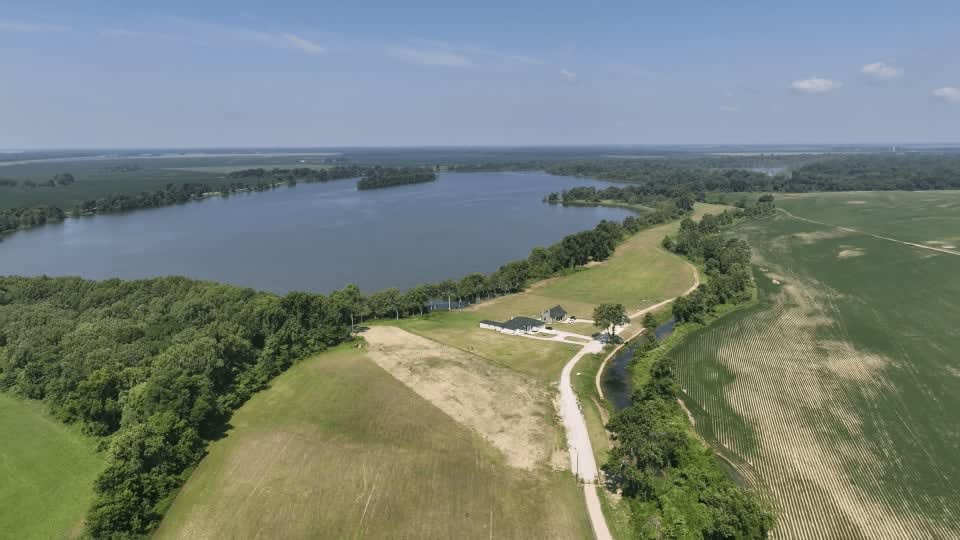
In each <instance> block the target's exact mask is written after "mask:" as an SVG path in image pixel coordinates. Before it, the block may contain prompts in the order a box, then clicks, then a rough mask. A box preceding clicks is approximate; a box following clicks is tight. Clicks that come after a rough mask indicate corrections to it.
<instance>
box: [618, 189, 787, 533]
mask: <svg viewBox="0 0 960 540" xmlns="http://www.w3.org/2000/svg"><path fill="white" fill-rule="evenodd" d="M773 211H774V210H773V200H772V198H770V197H769V196H765V197H764V198H763V200H762V201H758V203H757V204H755V205H753V206H751V207H750V208H749V209H747V210H728V211H725V212H723V213H722V214H719V215H707V216H704V218H703V219H702V220H701V221H700V223H699V224H698V223H695V222H693V221H692V220H690V219H685V220H683V222H682V224H681V229H680V233H679V235H678V238H677V239H676V240H673V239H671V238H670V237H669V236H668V237H666V238H664V242H663V243H664V245H665V246H666V247H667V248H668V249H671V250H673V251H674V252H677V253H680V254H683V255H685V256H687V257H688V258H690V259H691V260H693V261H695V262H697V263H698V264H703V265H704V268H705V270H706V274H707V278H708V279H707V280H706V283H704V284H701V285H700V287H698V288H697V289H696V290H695V291H694V292H692V293H690V294H689V295H687V296H685V297H682V298H679V299H677V301H676V302H675V303H674V306H673V314H674V316H675V317H676V319H677V321H678V324H681V325H682V324H684V323H686V322H699V323H703V322H705V317H706V315H707V314H708V313H710V312H711V311H712V310H713V309H714V308H715V307H716V306H718V305H720V304H737V303H742V302H744V301H746V300H748V299H749V298H750V296H751V292H750V291H751V287H752V282H751V278H750V273H749V270H748V268H749V263H750V246H749V245H748V244H747V243H746V242H744V241H743V240H739V239H733V238H726V237H724V236H723V235H722V234H721V231H720V229H721V227H724V226H727V225H730V224H732V223H733V222H735V221H736V220H739V219H743V218H748V217H761V216H766V215H769V214H771V213H772V212H773ZM663 352H664V351H663V350H662V349H661V350H658V343H657V341H656V339H651V340H649V341H647V342H646V343H645V344H644V346H642V347H638V348H637V349H636V352H635V357H634V360H633V365H634V368H633V369H641V368H638V367H637V366H638V365H642V366H645V368H646V369H649V377H648V378H647V380H646V383H645V384H644V385H643V386H642V387H640V388H638V389H636V391H635V392H634V395H633V399H632V403H631V405H630V406H628V407H626V408H624V409H623V410H621V411H619V412H617V413H616V414H615V415H614V416H613V417H612V418H611V419H610V422H609V423H608V425H607V429H608V430H609V431H610V433H611V436H612V438H613V440H614V441H615V443H616V444H615V446H614V448H613V450H611V452H610V457H609V459H608V461H607V463H606V464H605V465H604V472H605V473H606V478H607V481H608V483H609V484H610V487H612V488H613V489H618V490H621V492H622V493H623V495H624V497H625V498H626V499H627V500H629V501H630V505H631V513H632V517H633V522H632V526H633V528H634V530H635V532H636V535H637V536H638V537H643V538H648V537H649V538H652V537H663V538H715V539H735V538H766V536H767V533H768V531H769V530H770V528H771V527H772V526H773V515H772V514H771V513H770V512H769V511H768V510H767V509H766V508H765V507H764V505H763V504H762V503H761V502H760V500H759V499H758V498H757V496H756V495H755V494H754V493H752V492H750V491H747V490H745V489H742V488H740V487H738V486H737V485H736V484H735V483H734V482H733V481H732V480H731V479H730V478H729V476H728V475H727V474H726V472H725V471H724V470H723V469H722V468H721V467H720V466H719V465H718V463H717V461H716V458H715V457H714V456H713V453H712V451H711V450H710V449H709V448H707V447H705V446H704V445H703V444H702V443H701V442H700V441H699V440H698V439H696V438H695V437H694V436H693V435H692V434H691V433H690V427H689V425H688V420H687V418H686V415H685V413H684V412H683V410H682V409H681V408H680V405H679V404H678V402H677V400H678V398H679V397H680V391H679V387H678V384H677V381H676V379H675V377H674V375H673V368H672V360H671V359H669V358H668V357H667V356H666V355H664V354H662V353H663Z"/></svg>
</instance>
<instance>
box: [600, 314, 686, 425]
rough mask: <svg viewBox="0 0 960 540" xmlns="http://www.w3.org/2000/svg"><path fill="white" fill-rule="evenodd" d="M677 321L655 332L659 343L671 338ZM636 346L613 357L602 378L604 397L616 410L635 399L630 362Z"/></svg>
mask: <svg viewBox="0 0 960 540" xmlns="http://www.w3.org/2000/svg"><path fill="white" fill-rule="evenodd" d="M675 323H676V320H675V319H674V318H673V317H671V318H670V320H668V321H667V322H665V323H663V324H661V325H660V326H658V327H657V329H656V331H654V335H655V336H656V338H657V341H660V340H662V339H663V338H665V337H667V336H669V335H670V334H671V333H672V332H673V325H674V324H675ZM635 348H636V345H629V346H627V347H624V348H623V349H621V350H620V352H619V353H617V355H616V356H614V357H613V360H611V361H610V363H609V364H607V367H606V369H605V370H604V371H603V376H602V377H601V378H600V386H601V387H603V395H604V396H606V398H607V399H608V400H610V403H613V408H614V410H617V411H619V410H621V409H624V408H626V407H628V406H629V405H630V402H631V401H632V399H633V385H632V384H631V383H630V378H631V377H630V361H631V360H632V359H633V352H634V349H635Z"/></svg>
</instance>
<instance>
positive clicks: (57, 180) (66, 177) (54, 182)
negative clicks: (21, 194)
mask: <svg viewBox="0 0 960 540" xmlns="http://www.w3.org/2000/svg"><path fill="white" fill-rule="evenodd" d="M74 182H76V178H74V177H73V175H72V174H70V173H60V174H55V175H53V178H50V179H47V180H44V181H37V180H20V181H17V180H14V179H12V178H0V187H5V188H15V187H17V186H20V187H21V188H25V189H35V188H38V187H41V188H53V187H57V186H69V185H70V184H72V183H74Z"/></svg>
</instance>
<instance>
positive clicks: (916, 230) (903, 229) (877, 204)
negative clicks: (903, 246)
mask: <svg viewBox="0 0 960 540" xmlns="http://www.w3.org/2000/svg"><path fill="white" fill-rule="evenodd" d="M777 206H779V207H781V208H783V209H785V210H787V211H789V212H790V213H792V214H795V215H797V216H799V217H803V218H807V219H812V220H814V221H821V222H824V223H830V224H832V225H839V226H842V227H850V228H854V229H857V230H860V231H862V232H866V233H870V234H877V235H880V236H889V237H892V238H896V239H898V240H904V241H908V242H917V243H921V244H928V245H931V246H933V247H948V246H953V248H957V247H960V191H873V192H853V193H830V194H804V195H785V196H779V197H778V199H777ZM948 249H949V248H948Z"/></svg>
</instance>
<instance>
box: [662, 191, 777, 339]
mask: <svg viewBox="0 0 960 540" xmlns="http://www.w3.org/2000/svg"><path fill="white" fill-rule="evenodd" d="M775 211H776V210H775V207H774V202H773V196H772V195H762V196H761V197H760V198H759V199H758V201H757V202H756V203H755V204H753V205H751V206H749V207H747V208H746V209H739V210H724V211H723V212H721V213H720V214H707V215H705V216H703V218H702V219H701V220H700V221H699V222H695V221H693V220H691V219H689V218H687V219H684V220H683V221H681V222H680V230H679V231H678V232H677V235H676V237H671V236H670V235H667V236H665V237H664V238H663V247H664V248H665V249H667V250H669V251H672V252H673V253H676V254H678V255H683V256H684V257H686V258H688V259H690V260H691V261H694V262H695V263H698V264H702V265H703V268H704V272H705V273H706V275H707V280H706V282H705V283H702V284H700V286H699V287H697V289H696V290H694V291H693V292H692V293H690V294H688V295H686V296H683V297H680V298H677V300H676V301H675V302H674V303H673V316H674V317H675V318H676V320H677V321H678V322H688V321H692V322H698V323H703V322H704V321H705V320H706V317H707V316H708V315H710V314H711V313H713V310H714V308H716V306H719V305H721V304H737V303H740V302H743V301H745V300H748V299H749V298H750V290H751V286H752V285H751V284H752V278H751V276H750V246H749V245H748V244H747V242H746V241H745V240H743V239H739V238H729V237H726V236H724V235H723V234H722V233H721V228H723V227H727V226H730V225H732V224H733V223H734V222H736V221H738V220H740V219H745V218H755V217H765V216H770V215H772V214H773V213H774V212H775Z"/></svg>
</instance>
